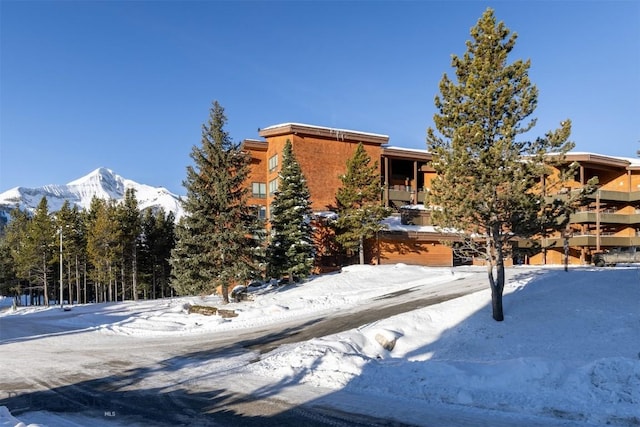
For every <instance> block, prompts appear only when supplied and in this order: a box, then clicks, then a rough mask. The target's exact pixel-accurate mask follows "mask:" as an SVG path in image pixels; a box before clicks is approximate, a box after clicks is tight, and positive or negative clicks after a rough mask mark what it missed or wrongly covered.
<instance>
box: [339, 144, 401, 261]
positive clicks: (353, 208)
mask: <svg viewBox="0 0 640 427" xmlns="http://www.w3.org/2000/svg"><path fill="white" fill-rule="evenodd" d="M340 179H341V181H342V187H340V188H339V189H338V192H337V194H336V201H337V204H338V219H337V220H336V224H335V227H336V240H337V241H338V243H340V244H341V245H342V247H343V248H345V249H346V250H347V251H352V252H356V251H357V252H358V255H359V262H360V264H364V241H365V239H369V238H372V237H374V236H375V235H376V233H378V231H380V230H382V229H383V228H384V226H383V225H382V224H381V221H382V220H383V219H384V218H386V217H387V216H389V215H390V214H391V210H390V209H389V208H386V207H384V206H383V205H382V203H381V197H380V196H381V190H380V171H379V169H378V162H374V163H373V164H372V163H371V157H369V155H368V154H367V152H366V150H365V149H364V146H363V145H362V143H360V144H358V147H357V148H356V151H355V153H354V154H353V156H352V157H351V158H350V159H348V160H347V171H346V173H345V174H344V175H342V176H341V177H340Z"/></svg>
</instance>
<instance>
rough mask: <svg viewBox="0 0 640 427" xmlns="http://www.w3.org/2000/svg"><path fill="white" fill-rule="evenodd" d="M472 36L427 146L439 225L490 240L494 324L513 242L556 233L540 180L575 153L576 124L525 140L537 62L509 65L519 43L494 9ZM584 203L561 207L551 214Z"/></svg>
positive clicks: (440, 102) (445, 83) (439, 104)
mask: <svg viewBox="0 0 640 427" xmlns="http://www.w3.org/2000/svg"><path fill="white" fill-rule="evenodd" d="M471 36H472V40H470V41H467V43H466V45H467V51H466V53H465V54H464V56H463V57H462V58H460V57H458V56H455V55H454V56H453V59H452V66H453V68H455V73H456V79H457V82H454V81H452V80H450V79H449V77H448V76H447V75H446V74H445V75H444V76H443V78H442V80H441V81H440V95H438V96H436V98H435V105H436V108H437V110H438V112H437V113H436V114H435V116H434V123H435V127H436V129H437V133H436V131H434V130H433V129H432V128H429V129H428V136H427V146H428V149H429V150H430V151H431V153H432V154H433V167H434V169H435V170H436V173H437V179H435V180H433V182H432V191H431V192H430V195H429V199H428V201H429V202H430V203H431V204H432V205H433V206H436V207H438V208H439V209H434V210H433V211H432V219H433V221H434V223H435V224H436V225H438V226H440V227H446V228H449V229H456V230H460V231H461V233H463V237H464V238H465V239H467V241H469V242H471V239H470V238H471V236H472V235H475V236H484V249H483V253H484V257H485V259H486V265H487V271H488V278H489V283H490V287H491V294H492V310H493V318H494V319H495V320H497V321H502V320H503V319H504V314H503V308H502V293H503V289H504V281H505V277H504V258H505V253H506V251H507V250H508V248H509V245H508V241H509V240H510V239H512V238H514V237H516V236H520V237H525V238H526V237H530V236H533V235H535V234H537V233H540V231H541V230H543V229H546V228H547V227H550V226H551V225H552V223H553V220H554V218H553V217H550V216H549V215H547V214H545V212H546V213H549V212H550V210H549V207H550V205H549V203H548V201H547V200H546V199H545V195H544V191H543V190H544V189H541V188H540V178H541V177H542V176H544V175H545V174H546V173H547V172H548V171H549V169H548V164H549V163H550V162H552V161H561V160H562V159H563V158H564V154H565V153H566V152H567V151H568V150H569V149H571V148H572V147H573V144H572V143H571V142H569V141H568V138H569V134H570V131H571V122H570V121H569V120H566V121H563V122H561V127H560V128H559V129H557V130H555V131H550V132H548V133H547V134H546V135H545V136H544V137H543V138H537V139H535V140H534V141H520V140H518V139H517V137H518V136H519V135H522V134H524V133H526V132H529V131H530V130H531V129H532V128H533V127H534V125H535V119H528V117H529V116H530V115H531V114H532V113H533V112H534V110H535V108H536V105H537V101H538V90H537V88H536V86H535V85H533V84H532V83H531V81H530V80H529V73H528V72H529V67H530V61H526V62H525V61H522V60H517V61H515V62H513V63H511V64H508V63H507V59H508V58H507V57H508V54H509V53H510V52H511V51H512V49H513V48H514V46H515V42H516V37H517V36H516V34H515V33H511V31H510V30H509V29H508V28H506V26H505V25H504V23H502V22H500V23H496V19H495V16H494V12H493V10H491V9H487V10H486V11H485V12H484V14H483V15H482V16H481V17H480V19H479V20H478V23H477V24H476V26H475V27H473V28H472V29H471ZM586 191H588V190H586ZM583 196H584V193H582V194H580V197H578V198H572V199H571V200H564V201H562V200H558V201H556V202H554V203H555V204H554V205H553V208H552V209H551V211H553V210H555V211H556V212H557V211H559V210H558V208H559V207H560V205H562V206H568V205H570V204H575V203H577V202H578V201H579V200H578V199H580V198H582V197H583ZM560 210H561V209H560ZM469 246H472V245H469ZM494 269H495V272H494Z"/></svg>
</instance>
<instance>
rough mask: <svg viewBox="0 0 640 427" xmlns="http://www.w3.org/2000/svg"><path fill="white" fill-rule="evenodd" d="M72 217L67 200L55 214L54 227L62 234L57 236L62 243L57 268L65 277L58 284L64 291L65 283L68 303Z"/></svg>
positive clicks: (71, 298)
mask: <svg viewBox="0 0 640 427" xmlns="http://www.w3.org/2000/svg"><path fill="white" fill-rule="evenodd" d="M73 215H74V214H73V210H72V209H71V204H70V203H69V201H68V200H65V201H64V203H63V204H62V207H61V208H60V210H59V211H58V212H56V214H55V226H56V228H57V230H58V233H62V236H58V237H59V238H60V239H61V242H62V252H61V254H62V266H59V268H62V269H63V271H62V275H61V276H66V280H63V282H62V283H60V284H59V286H62V288H63V291H64V285H65V282H66V285H67V289H68V291H69V292H68V295H69V303H71V302H72V301H73V289H72V287H73V285H72V275H71V260H72V259H73V254H72V248H73V246H74V242H73V241H72V237H73V235H74V234H75V232H74V230H73V228H74V218H73ZM59 250H60V249H59ZM65 266H66V268H65ZM63 294H64V292H63Z"/></svg>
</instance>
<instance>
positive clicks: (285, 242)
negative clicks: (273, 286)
mask: <svg viewBox="0 0 640 427" xmlns="http://www.w3.org/2000/svg"><path fill="white" fill-rule="evenodd" d="M311 213H312V212H311V201H310V194H309V189H308V187H307V183H306V180H305V178H304V175H303V174H302V169H300V164H299V163H298V162H297V160H296V158H295V156H294V154H293V148H292V146H291V141H289V140H287V142H286V144H285V146H284V150H283V152H282V169H281V170H280V173H279V181H278V191H277V192H276V194H275V197H274V199H273V202H272V203H271V208H270V217H269V221H270V223H271V240H270V242H269V246H268V248H267V259H268V264H269V274H270V276H271V277H282V276H283V275H284V274H287V275H288V276H289V282H290V283H291V282H292V281H293V280H294V278H296V277H307V276H309V274H311V269H312V268H313V235H312V233H313V230H312V228H311V224H310V221H311Z"/></svg>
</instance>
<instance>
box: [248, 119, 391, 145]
mask: <svg viewBox="0 0 640 427" xmlns="http://www.w3.org/2000/svg"><path fill="white" fill-rule="evenodd" d="M258 134H259V135H260V136H262V137H269V136H279V135H286V134H302V135H312V136H321V137H325V138H331V139H337V140H339V141H361V142H369V143H374V144H380V145H382V144H385V143H387V142H388V141H389V136H388V135H382V134H379V133H371V132H361V131H357V130H349V129H338V128H330V127H324V126H315V125H308V124H304V123H281V124H277V125H273V126H268V127H266V128H262V129H260V130H259V132H258Z"/></svg>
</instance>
